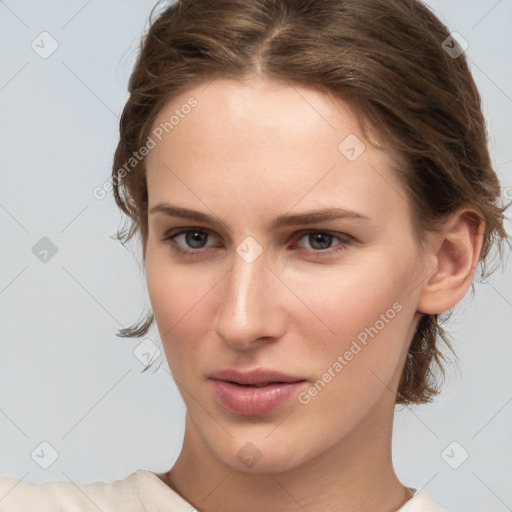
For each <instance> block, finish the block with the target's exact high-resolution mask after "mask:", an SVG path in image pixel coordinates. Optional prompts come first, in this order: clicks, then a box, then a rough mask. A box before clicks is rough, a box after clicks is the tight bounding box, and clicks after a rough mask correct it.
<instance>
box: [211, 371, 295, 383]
mask: <svg viewBox="0 0 512 512" xmlns="http://www.w3.org/2000/svg"><path fill="white" fill-rule="evenodd" d="M209 378H210V379H216V380H224V381H228V382H236V383H237V384H268V383H270V382H299V381H303V380H305V379H303V378H302V377H296V376H293V375H287V374H286V373H282V372H278V371H276V370H271V369H267V368H256V369H253V370H246V371H241V370H236V369H234V368H228V369H226V370H220V371H217V372H213V373H211V374H210V375H209Z"/></svg>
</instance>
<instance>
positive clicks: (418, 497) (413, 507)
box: [397, 490, 449, 512]
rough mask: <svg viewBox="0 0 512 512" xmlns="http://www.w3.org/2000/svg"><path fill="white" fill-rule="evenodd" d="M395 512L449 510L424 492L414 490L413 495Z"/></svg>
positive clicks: (437, 511)
mask: <svg viewBox="0 0 512 512" xmlns="http://www.w3.org/2000/svg"><path fill="white" fill-rule="evenodd" d="M397 512H449V511H448V510H446V509H444V508H443V507H441V506H440V505H439V504H438V503H436V502H435V501H434V500H433V499H432V498H431V497H430V496H429V495H428V494H427V493H426V492H424V491H421V490H416V491H415V492H414V495H413V497H412V498H411V499H410V500H409V501H408V502H407V503H406V504H405V505H404V506H403V507H401V508H400V509H399V510H397Z"/></svg>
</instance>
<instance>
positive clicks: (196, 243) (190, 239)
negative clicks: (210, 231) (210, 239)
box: [186, 231, 206, 249]
mask: <svg viewBox="0 0 512 512" xmlns="http://www.w3.org/2000/svg"><path fill="white" fill-rule="evenodd" d="M205 237H206V233H200V232H199V231H189V232H188V233H187V237H186V238H187V244H189V245H190V247H194V248H195V249H197V248H200V247H201V246H202V244H203V243H204V241H205V240H204V239H205Z"/></svg>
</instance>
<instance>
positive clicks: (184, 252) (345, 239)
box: [163, 227, 351, 257]
mask: <svg viewBox="0 0 512 512" xmlns="http://www.w3.org/2000/svg"><path fill="white" fill-rule="evenodd" d="M190 232H193V233H195V232H198V233H206V234H207V235H210V234H211V233H210V232H209V231H208V230H206V229H200V228H193V227H191V228H187V229H180V230H179V231H176V232H172V231H171V232H170V233H169V234H168V235H167V236H166V237H165V238H163V241H164V242H166V243H167V244H168V245H169V246H170V248H171V249H172V250H173V251H174V252H175V253H176V254H178V255H181V256H191V257H200V256H202V255H203V254H204V253H205V252H208V249H196V250H188V249H183V248H182V247H180V246H179V245H178V244H177V242H176V241H175V240H174V239H175V238H176V237H178V236H180V235H183V234H186V233H190ZM312 234H322V235H328V236H330V237H331V236H332V237H333V238H337V239H338V240H339V241H340V242H341V243H340V244H339V245H337V246H335V248H332V249H323V250H322V249H318V250H315V249H312V250H311V255H313V256H314V257H326V256H331V255H333V254H336V253H341V252H343V251H345V250H346V246H347V245H348V244H349V243H350V238H351V237H349V236H348V235H343V236H341V235H340V234H336V233H333V232H331V231H320V230H308V231H305V232H301V236H300V238H299V239H298V241H300V240H302V238H304V237H306V236H309V235H312Z"/></svg>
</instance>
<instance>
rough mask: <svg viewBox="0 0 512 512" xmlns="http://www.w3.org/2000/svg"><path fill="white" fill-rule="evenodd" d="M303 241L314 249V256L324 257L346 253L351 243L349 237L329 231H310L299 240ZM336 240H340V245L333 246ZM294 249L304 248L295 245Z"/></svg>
mask: <svg viewBox="0 0 512 512" xmlns="http://www.w3.org/2000/svg"><path fill="white" fill-rule="evenodd" d="M303 239H304V240H305V241H306V242H307V243H308V244H310V247H312V251H311V252H312V253H313V255H314V256H324V255H330V254H334V253H337V252H340V251H344V250H345V249H346V246H347V245H348V244H349V243H350V237H349V236H348V235H342V234H340V233H338V234H335V233H331V232H328V231H308V232H306V233H303V234H302V236H301V237H300V239H299V240H303ZM335 240H339V241H340V243H338V244H337V245H334V246H333V242H334V241H335ZM294 247H304V246H303V245H300V244H295V245H294Z"/></svg>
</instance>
